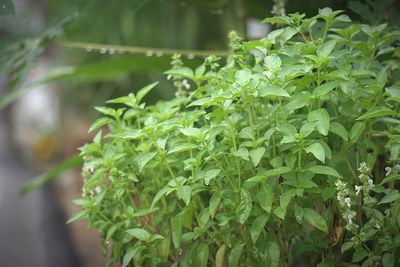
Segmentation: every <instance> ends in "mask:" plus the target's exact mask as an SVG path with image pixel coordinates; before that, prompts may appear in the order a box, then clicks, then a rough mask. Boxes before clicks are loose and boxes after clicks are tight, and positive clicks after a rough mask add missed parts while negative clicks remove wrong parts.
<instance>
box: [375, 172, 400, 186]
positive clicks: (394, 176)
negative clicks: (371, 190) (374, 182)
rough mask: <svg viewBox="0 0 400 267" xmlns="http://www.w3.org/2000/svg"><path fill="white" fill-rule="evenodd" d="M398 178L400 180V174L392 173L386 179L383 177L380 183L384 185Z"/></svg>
mask: <svg viewBox="0 0 400 267" xmlns="http://www.w3.org/2000/svg"><path fill="white" fill-rule="evenodd" d="M398 180H400V174H390V175H389V176H387V177H385V179H383V180H382V182H380V183H379V185H384V184H387V183H390V182H393V181H398Z"/></svg>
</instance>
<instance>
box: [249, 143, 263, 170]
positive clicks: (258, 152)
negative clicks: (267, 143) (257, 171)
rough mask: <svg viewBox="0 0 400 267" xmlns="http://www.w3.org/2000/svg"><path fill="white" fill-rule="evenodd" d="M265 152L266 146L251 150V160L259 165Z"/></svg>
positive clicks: (255, 164)
mask: <svg viewBox="0 0 400 267" xmlns="http://www.w3.org/2000/svg"><path fill="white" fill-rule="evenodd" d="M264 153H265V148H264V147H259V148H257V149H254V150H251V151H250V152H249V156H250V159H251V161H252V162H253V164H254V167H257V165H258V163H260V160H261V158H262V156H263V155H264Z"/></svg>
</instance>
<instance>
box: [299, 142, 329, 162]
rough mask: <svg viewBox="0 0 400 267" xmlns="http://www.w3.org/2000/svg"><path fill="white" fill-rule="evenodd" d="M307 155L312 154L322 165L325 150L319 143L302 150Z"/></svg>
mask: <svg viewBox="0 0 400 267" xmlns="http://www.w3.org/2000/svg"><path fill="white" fill-rule="evenodd" d="M304 150H305V151H306V152H307V153H312V154H313V155H314V157H316V158H317V159H318V160H319V161H321V162H322V163H325V150H324V148H323V146H322V145H321V144H320V143H314V144H311V145H310V146H308V147H306V148H305V149H304Z"/></svg>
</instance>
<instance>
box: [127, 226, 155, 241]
mask: <svg viewBox="0 0 400 267" xmlns="http://www.w3.org/2000/svg"><path fill="white" fill-rule="evenodd" d="M126 231H127V232H128V234H130V235H131V236H133V237H134V238H136V239H139V240H142V241H145V242H148V241H150V238H151V234H150V233H149V232H147V231H146V230H144V229H142V228H132V229H129V230H126Z"/></svg>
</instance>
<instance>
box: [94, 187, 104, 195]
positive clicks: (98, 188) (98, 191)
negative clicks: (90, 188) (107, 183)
mask: <svg viewBox="0 0 400 267" xmlns="http://www.w3.org/2000/svg"><path fill="white" fill-rule="evenodd" d="M95 191H96V192H97V194H100V193H101V191H102V190H101V187H100V186H96V188H95Z"/></svg>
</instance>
